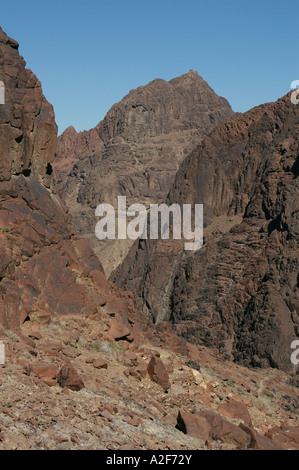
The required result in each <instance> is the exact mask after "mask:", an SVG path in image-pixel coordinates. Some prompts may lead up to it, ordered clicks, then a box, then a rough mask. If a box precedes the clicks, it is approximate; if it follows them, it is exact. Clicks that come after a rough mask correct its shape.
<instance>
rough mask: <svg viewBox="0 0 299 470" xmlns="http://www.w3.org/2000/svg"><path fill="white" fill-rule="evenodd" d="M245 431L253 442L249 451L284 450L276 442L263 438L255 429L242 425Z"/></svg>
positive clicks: (249, 446)
mask: <svg viewBox="0 0 299 470" xmlns="http://www.w3.org/2000/svg"><path fill="white" fill-rule="evenodd" d="M240 427H241V429H243V430H244V431H245V432H246V433H247V434H249V436H250V437H251V441H250V443H249V445H248V448H249V449H255V450H282V449H283V448H282V447H281V446H280V445H279V444H278V443H276V442H273V441H272V440H270V439H269V438H268V437H266V436H263V435H262V434H260V433H259V432H257V431H256V430H255V429H252V428H249V427H248V426H245V425H243V424H242V423H241V424H240Z"/></svg>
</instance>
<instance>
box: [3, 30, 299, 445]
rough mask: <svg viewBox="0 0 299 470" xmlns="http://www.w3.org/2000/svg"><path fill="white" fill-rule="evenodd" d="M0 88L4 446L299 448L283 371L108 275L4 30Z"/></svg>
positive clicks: (291, 391) (34, 86)
mask: <svg viewBox="0 0 299 470" xmlns="http://www.w3.org/2000/svg"><path fill="white" fill-rule="evenodd" d="M0 81H2V82H3V83H4V85H5V96H6V101H5V104H4V105H3V104H1V105H0V137H1V148H0V152H1V153H0V156H1V158H0V161H1V177H0V241H1V245H0V246H1V248H0V394H1V406H0V449H1V450H38V449H39V450H70V449H72V450H79V449H80V450H113V451H118V450H145V449H152V450H159V451H160V450H168V451H169V450H172V449H175V450H182V451H184V452H186V451H188V450H195V449H200V450H206V449H298V448H299V435H298V430H299V427H298V422H299V420H298V398H297V396H296V389H295V388H294V386H293V385H292V384H291V383H290V380H289V375H288V374H286V373H285V372H283V371H278V370H275V369H269V370H267V373H265V371H264V370H263V369H258V370H257V369H251V370H250V369H247V368H245V367H244V366H239V365H236V364H235V363H233V362H232V361H231V360H230V359H224V358H223V356H222V355H219V353H218V352H217V351H216V350H215V349H210V348H207V347H205V346H200V347H198V346H196V345H194V344H191V343H189V342H188V341H186V340H185V339H184V338H182V337H180V336H178V334H177V332H176V330H175V328H174V327H172V325H170V324H169V323H168V322H160V323H159V325H158V326H156V327H154V328H153V327H152V326H151V325H149V324H147V322H146V321H145V320H143V316H142V315H141V314H140V313H139V312H138V311H137V310H136V308H135V307H134V304H133V296H132V294H131V293H129V292H124V291H123V290H121V289H119V288H118V287H116V286H115V285H114V284H113V283H112V282H109V281H108V280H107V279H106V277H105V275H104V273H103V270H102V267H101V264H100V262H99V260H98V258H97V257H96V256H95V254H94V252H93V251H92V250H91V248H90V247H89V245H88V243H87V242H86V241H85V240H84V239H81V238H79V237H78V235H76V233H75V232H74V231H73V230H72V227H71V216H70V214H69V213H68V210H67V208H66V207H65V206H64V205H63V204H62V201H61V199H60V197H59V196H58V194H57V193H55V192H54V191H53V189H51V188H52V180H53V171H52V167H51V165H52V161H53V156H54V148H55V141H56V125H55V122H54V113H53V108H52V106H51V105H50V104H49V103H48V102H47V101H46V99H45V97H44V96H43V93H42V89H41V85H40V83H39V82H38V80H37V79H36V77H35V76H34V75H33V73H32V72H31V71H29V70H28V69H26V68H25V62H24V60H23V58H22V57H21V56H20V55H19V53H18V44H17V43H16V41H14V40H12V39H10V38H9V37H8V36H7V35H6V34H5V33H4V32H3V31H2V30H0ZM290 145H291V141H290ZM286 157H287V155H286ZM294 169H296V166H295V167H294V166H292V167H291V170H290V173H292V172H293V170H294ZM3 353H4V354H3Z"/></svg>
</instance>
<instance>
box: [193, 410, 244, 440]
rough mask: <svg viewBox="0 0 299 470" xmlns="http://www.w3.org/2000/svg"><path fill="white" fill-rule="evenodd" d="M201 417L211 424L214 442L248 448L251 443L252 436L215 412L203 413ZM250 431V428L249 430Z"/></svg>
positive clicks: (211, 434) (211, 435) (200, 414)
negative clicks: (218, 441)
mask: <svg viewBox="0 0 299 470" xmlns="http://www.w3.org/2000/svg"><path fill="white" fill-rule="evenodd" d="M199 416H201V417H203V418H205V419H206V421H207V422H208V423H209V425H210V427H211V430H210V437H211V438H212V439H214V440H218V439H219V440H220V441H222V442H225V443H233V444H235V445H239V446H242V447H246V446H247V445H248V444H249V442H250V436H249V435H248V433H247V431H246V430H245V429H243V428H242V429H241V428H240V427H239V426H236V425H235V424H232V423H230V422H229V421H228V420H226V419H224V418H222V416H220V415H219V414H217V413H214V412H213V411H201V412H200V413H199ZM248 429H249V428H248Z"/></svg>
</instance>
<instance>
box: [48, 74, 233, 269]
mask: <svg viewBox="0 0 299 470" xmlns="http://www.w3.org/2000/svg"><path fill="white" fill-rule="evenodd" d="M232 114H233V112H232V109H231V107H230V105H229V103H228V102H227V101H226V100H225V99H224V98H221V97H219V96H218V95H216V94H215V93H214V91H213V90H212V89H211V88H210V87H209V86H208V84H207V83H206V82H205V81H204V80H203V79H202V78H201V77H200V76H199V75H198V73H197V72H195V71H193V70H190V72H188V73H187V74H185V75H182V76H181V77H178V78H175V79H173V80H170V81H169V82H167V81H164V80H160V79H157V80H154V81H153V82H151V83H149V84H148V85H146V86H142V87H139V88H137V89H136V90H132V91H131V92H130V93H129V94H128V95H127V96H125V97H124V98H123V100H122V101H121V102H119V103H117V104H115V105H113V106H112V108H111V109H110V111H109V112H108V113H107V115H106V116H105V118H104V120H103V121H101V122H100V123H99V124H98V125H97V126H96V127H95V128H94V129H91V130H90V131H85V132H80V133H79V134H77V133H76V131H75V129H74V128H72V127H70V128H68V129H67V130H66V131H65V132H64V133H63V134H62V135H61V136H60V137H59V139H58V146H57V151H56V158H55V163H54V172H55V181H56V186H55V188H56V189H57V190H58V191H60V193H61V195H62V197H63V199H64V201H65V203H66V205H67V206H68V207H69V208H70V212H71V213H72V215H73V226H74V228H75V229H76V230H77V231H78V233H79V234H80V235H82V236H84V237H85V238H86V239H87V240H88V241H89V243H90V244H91V246H92V247H93V248H94V250H95V252H96V254H97V255H98V257H99V259H100V260H101V262H102V264H103V267H104V270H105V272H106V273H107V275H109V274H110V273H111V271H112V270H113V269H114V268H116V266H117V265H118V264H119V263H120V261H121V260H122V259H123V258H124V256H125V255H126V253H127V252H128V250H129V248H130V246H131V245H132V241H131V240H117V241H111V242H108V241H107V240H105V241H104V242H103V243H101V242H100V241H99V240H98V239H97V238H96V237H95V234H94V229H95V225H96V222H97V219H96V218H95V208H96V207H97V206H98V204H100V203H110V204H113V205H114V207H117V196H119V195H123V196H127V203H128V205H129V204H132V203H135V202H136V203H140V204H145V206H146V207H148V206H149V204H150V203H153V202H159V201H162V200H164V199H165V198H166V196H167V193H168V191H169V189H170V186H171V184H172V183H173V180H174V176H175V174H176V172H177V170H178V167H179V164H180V162H181V161H182V160H183V159H184V157H185V156H187V154H188V153H189V152H190V151H191V150H192V148H193V147H194V146H195V145H196V144H198V142H199V141H200V140H201V139H202V137H204V136H205V135H207V134H208V133H209V132H210V131H211V130H212V129H213V127H215V126H216V125H217V124H219V123H220V122H222V121H224V120H226V119H227V118H229V117H230V116H231V115H232Z"/></svg>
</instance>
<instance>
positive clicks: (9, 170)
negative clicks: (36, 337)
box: [0, 30, 134, 333]
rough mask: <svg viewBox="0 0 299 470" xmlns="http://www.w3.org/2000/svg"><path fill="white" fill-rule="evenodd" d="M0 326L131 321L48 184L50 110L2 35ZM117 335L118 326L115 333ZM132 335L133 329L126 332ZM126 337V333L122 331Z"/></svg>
mask: <svg viewBox="0 0 299 470" xmlns="http://www.w3.org/2000/svg"><path fill="white" fill-rule="evenodd" d="M0 79H1V81H3V82H4V85H5V104H1V105H0V137H1V142H0V168H1V172H0V323H1V324H2V325H3V326H5V327H9V328H19V327H20V325H22V324H23V322H24V321H25V320H29V319H31V320H32V319H33V318H35V317H37V319H39V320H38V321H42V320H45V321H48V320H49V319H50V318H51V317H52V316H53V315H54V316H55V315H73V314H78V313H80V314H83V315H89V316H94V317H95V318H98V319H101V318H102V316H104V318H105V319H106V318H107V316H106V314H105V313H104V310H105V309H106V310H109V309H114V311H115V312H116V313H117V312H118V311H120V312H121V313H122V314H123V320H122V318H121V317H119V323H120V325H122V321H123V322H124V325H128V326H129V324H128V320H127V317H126V315H127V314H128V313H129V312H130V314H133V315H134V308H133V305H132V300H131V299H130V298H129V297H130V295H128V294H127V293H122V292H121V291H120V290H119V289H117V288H116V287H115V286H113V285H112V283H110V282H108V281H107V279H106V278H105V276H104V274H103V270H102V266H101V264H100V262H99V260H98V259H97V258H96V256H95V255H94V253H93V252H92V250H91V249H90V247H89V245H88V244H87V242H86V241H85V240H82V239H80V238H79V237H78V236H77V235H76V234H75V233H74V232H73V231H72V227H71V217H70V215H69V214H68V210H67V209H66V207H65V206H64V205H63V203H62V201H61V200H60V198H59V197H58V196H57V194H54V193H53V192H52V191H51V190H50V189H49V186H50V184H51V179H52V176H51V173H52V170H51V162H52V161H53V158H54V152H55V146H56V133H57V127H56V124H55V121H54V113H53V108H52V106H51V105H50V104H49V103H48V102H47V101H46V99H45V97H44V96H43V93H42V89H41V85H40V83H39V81H38V80H37V78H36V77H35V75H33V73H32V72H31V71H30V70H27V69H26V68H25V62H24V60H23V58H22V57H21V56H20V55H19V53H18V44H17V43H16V41H14V40H12V39H10V38H8V37H7V36H6V35H5V33H4V32H3V31H2V30H0ZM120 329H121V326H120ZM129 329H131V327H130V328H129ZM127 333H128V330H127Z"/></svg>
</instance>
